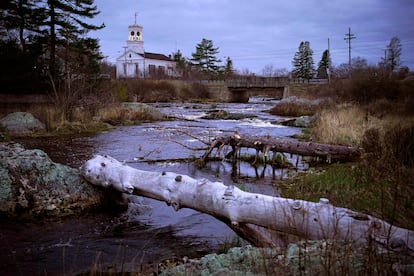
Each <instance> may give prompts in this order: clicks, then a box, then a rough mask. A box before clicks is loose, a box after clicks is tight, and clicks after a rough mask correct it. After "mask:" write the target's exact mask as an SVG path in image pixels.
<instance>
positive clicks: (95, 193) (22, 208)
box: [0, 143, 106, 219]
mask: <svg viewBox="0 0 414 276" xmlns="http://www.w3.org/2000/svg"><path fill="white" fill-rule="evenodd" d="M104 202H106V195H105V193H104V191H102V190H99V189H97V188H96V187H94V186H92V185H91V184H89V183H88V182H86V181H85V180H84V179H83V178H82V176H80V174H79V170H78V169H74V168H71V167H69V166H66V165H62V164H58V163H55V162H53V161H52V160H51V159H50V158H49V157H48V155H47V154H46V153H45V152H43V151H41V150H38V149H34V150H28V149H25V148H23V147H22V146H21V145H20V144H17V143H0V216H2V217H21V218H28V219H31V218H38V217H55V218H56V217H63V216H68V215H76V214H80V213H83V212H85V211H87V210H91V209H93V208H95V207H98V206H101V205H102V204H103V203H104Z"/></svg>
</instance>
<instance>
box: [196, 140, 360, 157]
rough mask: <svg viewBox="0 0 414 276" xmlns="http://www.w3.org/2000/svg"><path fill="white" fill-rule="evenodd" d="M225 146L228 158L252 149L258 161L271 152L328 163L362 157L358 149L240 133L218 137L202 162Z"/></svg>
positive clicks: (204, 155)
mask: <svg viewBox="0 0 414 276" xmlns="http://www.w3.org/2000/svg"><path fill="white" fill-rule="evenodd" d="M224 146H230V147H231V148H232V151H231V152H230V153H228V154H227V155H226V157H233V158H236V154H237V152H238V149H240V148H251V149H255V150H256V159H257V158H258V155H259V153H260V152H262V153H263V155H264V156H265V157H268V156H269V152H273V153H274V154H273V156H275V153H276V152H281V153H292V154H298V155H302V156H313V157H319V158H323V159H324V160H326V161H327V162H329V163H330V162H333V161H339V162H343V161H356V160H358V159H359V158H360V156H361V149H359V148H356V147H349V146H342V145H330V144H321V143H313V142H300V141H296V140H290V139H280V138H272V137H258V136H249V135H243V136H240V135H239V134H238V133H236V134H235V135H232V136H221V137H217V138H216V139H215V140H214V141H213V142H212V143H211V145H210V147H209V148H208V150H207V151H206V152H205V153H204V154H203V156H202V157H201V160H202V161H203V162H206V161H207V159H208V158H209V156H210V154H211V153H212V151H213V150H214V149H218V151H219V150H221V149H222V148H223V147H224Z"/></svg>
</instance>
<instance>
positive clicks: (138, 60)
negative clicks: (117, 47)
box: [116, 23, 177, 78]
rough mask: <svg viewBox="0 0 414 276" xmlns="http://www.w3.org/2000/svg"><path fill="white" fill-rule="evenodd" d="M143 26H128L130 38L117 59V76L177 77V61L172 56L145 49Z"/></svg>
mask: <svg viewBox="0 0 414 276" xmlns="http://www.w3.org/2000/svg"><path fill="white" fill-rule="evenodd" d="M142 30H143V27H142V26H140V25H137V24H136V23H135V24H133V25H130V26H128V40H127V43H126V46H124V51H123V54H122V55H121V56H119V57H118V58H117V59H116V77H117V78H165V77H177V74H176V70H175V68H176V63H175V61H174V60H172V58H171V56H166V55H164V54H159V53H150V52H145V51H144V40H143V36H142Z"/></svg>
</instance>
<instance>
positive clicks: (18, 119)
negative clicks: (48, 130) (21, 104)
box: [0, 112, 45, 136]
mask: <svg viewBox="0 0 414 276" xmlns="http://www.w3.org/2000/svg"><path fill="white" fill-rule="evenodd" d="M0 124H1V125H3V127H4V128H6V129H7V130H8V131H9V133H10V134H12V135H15V136H24V135H29V134H33V133H35V132H37V131H44V130H45V125H44V124H43V123H42V122H41V121H39V120H38V119H36V118H35V117H34V116H33V115H32V114H30V113H28V112H14V113H10V114H9V115H7V116H6V117H4V118H2V119H1V120H0Z"/></svg>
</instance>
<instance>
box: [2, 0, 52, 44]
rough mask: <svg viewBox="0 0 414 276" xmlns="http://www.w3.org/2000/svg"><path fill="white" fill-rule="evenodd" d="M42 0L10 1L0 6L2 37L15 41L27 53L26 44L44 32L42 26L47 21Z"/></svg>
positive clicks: (3, 2)
mask: <svg viewBox="0 0 414 276" xmlns="http://www.w3.org/2000/svg"><path fill="white" fill-rule="evenodd" d="M40 2H41V0H9V1H2V3H1V4H0V13H1V19H0V36H1V37H2V38H4V39H6V40H14V41H16V43H17V44H19V45H20V48H21V50H22V51H26V43H27V42H29V43H32V42H33V41H31V40H32V39H33V37H34V36H35V35H38V34H41V33H42V32H43V31H42V30H41V29H40V25H41V24H42V22H43V21H44V20H45V13H44V8H42V7H41V5H40Z"/></svg>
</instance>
